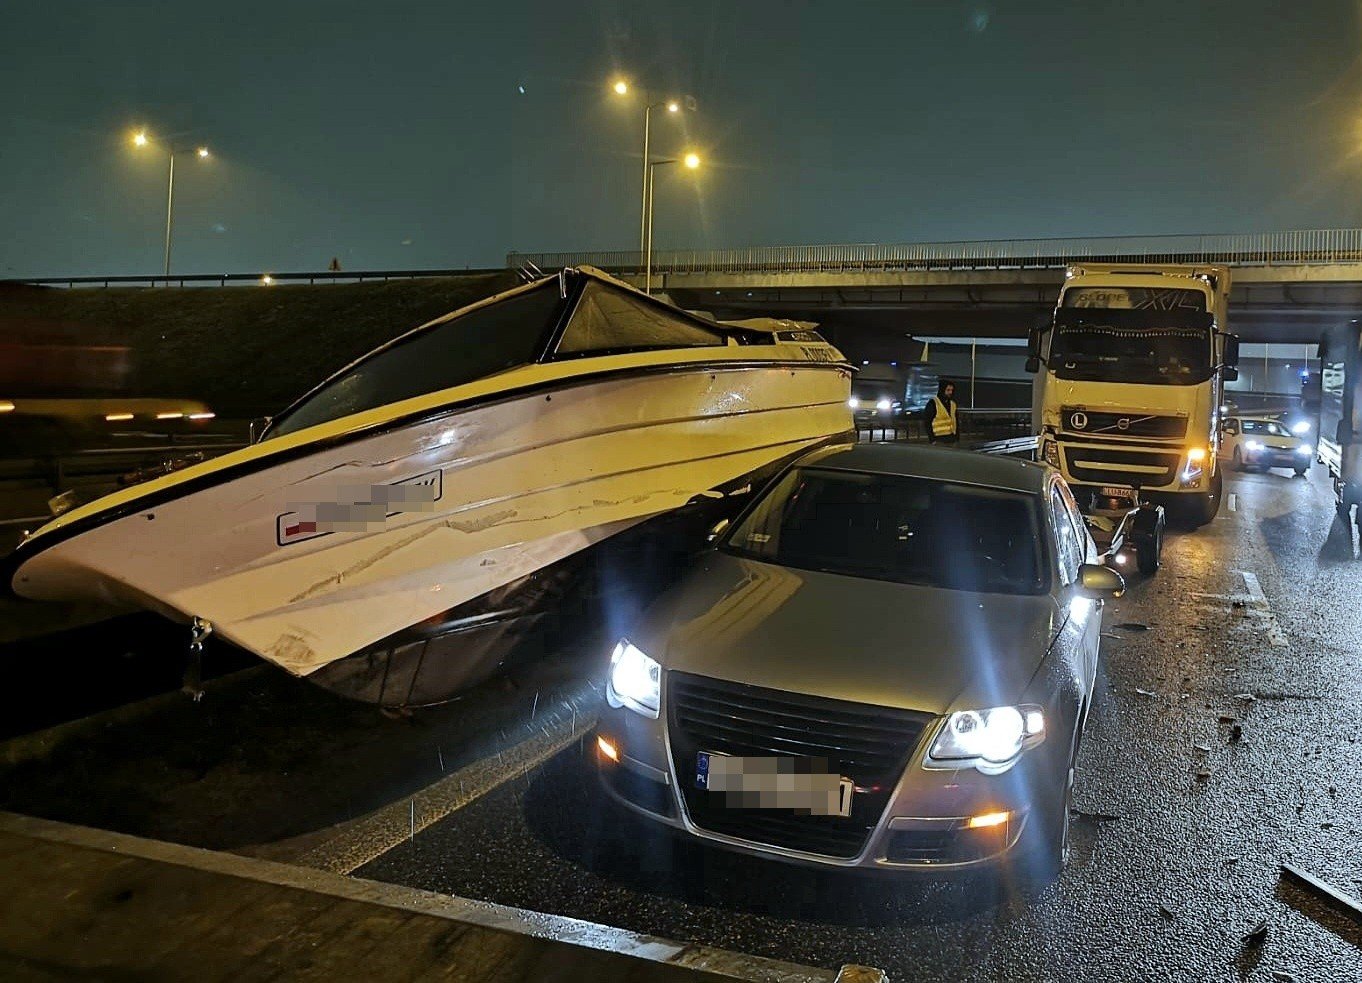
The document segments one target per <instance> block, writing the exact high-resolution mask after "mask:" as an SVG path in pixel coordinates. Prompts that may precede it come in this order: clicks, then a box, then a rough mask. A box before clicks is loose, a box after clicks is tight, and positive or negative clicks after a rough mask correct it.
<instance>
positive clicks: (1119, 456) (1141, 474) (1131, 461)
mask: <svg viewBox="0 0 1362 983" xmlns="http://www.w3.org/2000/svg"><path fill="white" fill-rule="evenodd" d="M1181 463H1182V454H1181V452H1175V453H1172V454H1169V453H1166V452H1165V453H1159V452H1153V453H1150V452H1147V451H1121V450H1111V449H1110V448H1106V447H1089V446H1086V445H1081V444H1080V445H1077V446H1074V445H1068V446H1065V447H1064V465H1065V469H1066V470H1067V471H1068V474H1069V476H1070V477H1071V478H1073V480H1074V481H1083V482H1088V483H1090V484H1101V485H1143V486H1148V487H1159V486H1162V485H1167V484H1170V483H1171V482H1172V481H1173V476H1174V474H1176V473H1177V470H1178V465H1180V464H1181ZM1095 464H1106V465H1114V466H1115V467H1112V468H1105V467H1093V466H1092V465H1095ZM1120 465H1126V466H1130V465H1134V466H1135V467H1137V468H1157V469H1158V470H1157V471H1139V470H1135V469H1134V468H1132V469H1131V470H1125V469H1124V468H1122V467H1120Z"/></svg>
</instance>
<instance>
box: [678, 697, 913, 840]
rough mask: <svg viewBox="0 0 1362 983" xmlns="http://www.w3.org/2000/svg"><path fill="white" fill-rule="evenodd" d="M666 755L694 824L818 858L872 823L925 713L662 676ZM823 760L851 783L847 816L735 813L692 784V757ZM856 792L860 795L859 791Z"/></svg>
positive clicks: (764, 811) (719, 797) (905, 761)
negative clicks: (670, 758)
mask: <svg viewBox="0 0 1362 983" xmlns="http://www.w3.org/2000/svg"><path fill="white" fill-rule="evenodd" d="M666 703H667V719H668V729H669V735H670V739H671V748H672V755H673V759H674V761H675V765H676V774H677V780H678V782H679V783H680V786H681V790H682V796H683V798H684V800H685V804H686V811H687V813H688V814H689V815H690V818H691V821H692V822H693V823H695V825H696V826H699V827H700V828H702V829H705V830H708V831H710V832H714V833H719V834H722V835H725V836H731V837H735V838H737V839H743V840H748V841H751V842H754V843H761V844H767V845H770V846H778V847H784V848H786V849H791V850H800V851H803V852H806V853H814V854H819V855H822V856H828V857H839V858H847V857H854V856H856V855H857V854H858V853H860V852H861V850H862V848H863V847H864V846H865V842H866V838H867V837H868V836H869V835H870V832H871V831H872V830H873V829H874V827H875V824H876V823H877V822H879V819H880V816H881V815H882V814H883V812H884V809H885V807H886V806H887V805H888V804H889V797H890V796H891V795H892V794H893V791H894V787H895V786H896V785H897V784H898V780H899V778H900V776H901V775H902V774H903V769H904V768H905V767H906V766H907V764H908V760H909V758H910V757H911V756H912V753H913V749H914V748H915V747H916V746H917V742H918V740H919V738H921V736H922V732H923V730H924V728H925V727H926V726H927V724H928V722H930V721H931V720H932V715H931V714H927V713H918V712H914V711H911V710H896V709H891V708H888V707H878V706H870V705H868V704H862V703H851V702H847V701H843V700H829V699H823V698H821V697H813V696H803V695H799V694H794V693H785V692H782V691H780V690H771V689H764V688H761V687H757V686H747V685H743V684H740V683H729V682H724V681H722V680H717V679H710V678H708V677H705V676H694V675H690V674H688V673H677V672H673V673H669V674H668V675H667V691H666ZM699 751H710V752H720V753H723V754H733V755H752V756H790V757H796V758H826V759H827V760H828V762H829V767H830V770H833V771H836V772H837V773H838V774H840V775H842V776H844V777H846V778H850V779H851V780H852V781H853V782H855V784H856V787H857V789H858V791H857V793H856V795H855V796H854V797H853V798H852V806H851V815H850V816H811V815H801V814H800V813H797V812H795V811H793V810H791V811H784V810H778V809H739V808H732V807H729V806H728V805H726V804H725V802H724V796H723V794H722V793H717V792H709V791H707V790H705V789H700V788H696V787H695V764H696V759H695V756H696V753H697V752H699ZM861 789H864V791H859V790H861Z"/></svg>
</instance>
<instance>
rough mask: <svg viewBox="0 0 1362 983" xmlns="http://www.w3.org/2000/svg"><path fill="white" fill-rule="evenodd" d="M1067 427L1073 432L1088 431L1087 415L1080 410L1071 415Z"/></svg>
mask: <svg viewBox="0 0 1362 983" xmlns="http://www.w3.org/2000/svg"><path fill="white" fill-rule="evenodd" d="M1069 426H1071V427H1073V428H1074V429H1075V430H1086V429H1088V414H1086V413H1084V412H1083V411H1081V410H1080V411H1079V412H1077V413H1075V414H1073V415H1072V416H1071V417H1069Z"/></svg>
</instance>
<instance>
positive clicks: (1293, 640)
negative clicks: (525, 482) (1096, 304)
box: [0, 472, 1362, 981]
mask: <svg viewBox="0 0 1362 983" xmlns="http://www.w3.org/2000/svg"><path fill="white" fill-rule="evenodd" d="M1227 490H1228V491H1229V492H1232V493H1233V495H1234V498H1233V510H1231V508H1230V507H1228V505H1227V507H1226V508H1225V509H1224V510H1222V512H1221V515H1220V517H1219V518H1218V519H1217V520H1216V521H1215V523H1213V524H1212V525H1211V526H1209V527H1207V528H1206V529H1203V530H1201V531H1199V532H1197V533H1195V534H1190V535H1177V536H1174V537H1172V538H1170V540H1169V542H1168V544H1167V546H1166V548H1165V567H1164V570H1163V571H1162V572H1160V573H1159V575H1158V576H1157V577H1155V578H1154V579H1152V580H1150V581H1147V582H1137V583H1133V586H1132V589H1131V590H1130V591H1129V592H1128V594H1127V595H1126V597H1125V598H1123V599H1122V600H1120V601H1118V602H1115V603H1113V604H1111V605H1109V606H1108V607H1107V610H1106V615H1105V621H1104V630H1105V631H1106V633H1107V635H1108V637H1106V638H1104V641H1103V676H1102V678H1101V679H1100V681H1099V693H1098V699H1097V700H1096V702H1095V704H1094V707H1093V711H1092V715H1091V718H1090V722H1089V729H1088V733H1087V735H1086V737H1085V745H1084V750H1083V754H1082V758H1081V760H1080V767H1079V775H1078V790H1077V805H1078V808H1079V810H1080V811H1081V812H1082V813H1083V814H1084V815H1081V816H1080V817H1079V819H1078V820H1077V823H1076V826H1075V830H1074V840H1075V844H1074V858H1073V861H1072V864H1071V866H1070V867H1069V869H1068V871H1067V872H1066V874H1065V875H1064V877H1063V878H1062V879H1061V881H1060V882H1059V883H1058V884H1057V885H1055V886H1053V887H1051V888H1049V889H1047V890H1046V891H1044V892H1042V893H1041V894H1040V895H1039V896H1030V895H1026V894H1020V893H1018V892H1016V891H1014V890H1012V889H1011V887H1010V886H1009V885H1008V884H1006V883H1002V882H999V881H997V880H989V879H974V880H969V881H964V882H960V883H950V884H938V883H933V882H929V881H921V880H912V881H901V880H898V879H893V878H865V877H856V876H847V875H843V874H833V873H825V872H811V871H808V870H803V869H798V868H792V867H787V866H784V865H780V864H775V863H772V862H769V861H763V860H758V859H753V858H745V857H740V856H737V855H733V854H728V853H724V852H720V851H716V850H712V849H709V848H705V847H700V846H696V845H694V844H688V843H682V842H680V841H677V840H675V839H673V838H671V837H670V836H668V835H666V834H663V833H660V832H659V831H657V830H656V829H653V828H651V827H649V826H647V825H645V824H642V823H641V822H639V821H637V820H635V819H633V818H631V817H629V816H627V815H626V814H624V813H622V812H621V811H619V810H617V809H615V808H611V807H608V806H607V805H606V803H605V801H604V799H603V798H602V796H601V795H599V794H598V793H597V792H596V790H595V787H594V778H593V776H592V775H591V774H590V773H589V771H588V770H587V769H586V768H585V766H584V763H583V762H582V760H581V758H580V757H579V755H578V754H577V753H576V751H575V750H574V749H569V750H568V751H566V752H564V753H562V754H560V755H558V756H557V757H556V758H554V759H552V760H551V761H550V762H549V763H548V764H546V765H544V766H542V767H541V768H539V769H537V770H535V771H533V772H531V773H530V774H529V775H527V776H526V777H524V778H520V779H516V780H514V781H511V782H509V783H507V784H505V785H503V786H502V787H501V788H500V789H498V790H496V791H493V792H492V793H490V794H489V795H487V796H485V797H483V798H482V799H480V800H478V801H476V802H474V803H472V804H471V805H467V806H465V807H463V808H462V809H459V810H458V811H456V812H453V813H452V814H450V815H449V816H448V817H447V818H445V819H443V820H441V821H439V822H437V823H436V824H435V825H433V826H431V827H429V828H427V829H424V830H423V831H421V832H419V833H418V834H417V835H416V837H415V838H414V839H411V840H409V841H406V842H404V843H402V844H401V845H400V846H398V847H396V848H395V849H393V850H391V852H389V853H387V854H386V855H384V856H381V857H379V858H378V859H377V860H374V861H372V862H370V863H369V864H367V865H366V866H365V867H363V868H361V869H360V870H359V871H357V873H358V874H360V875H362V876H367V877H372V878H376V879H379V880H389V881H393V882H398V883H402V884H407V885H412V886H416V887H422V888H427V889H432V890H436V891H441V892H449V893H453V894H458V895H462V896H465V897H472V898H481V899H486V900H490V901H495V902H500V903H503V904H510V905H515V906H519V907H524V908H529V909H532V910H536V911H543V912H551V913H556V914H563V915H569V916H573V917H577V918H583V919H587V920H590V921H594V922H600V923H604V924H608V925H612V926H618V927H623V928H628V929H633V930H637V931H642V932H647V933H650V934H654V935H660V936H664V937H669V938H673V939H677V940H682V941H689V942H696V943H702V944H707V945H713V946H718V947H722V948H727V949H735V950H739V951H744V952H749V953H754V954H758V955H765V956H771V957H776V958H780V959H784V960H792V961H796V962H804V963H811V964H816V965H821V966H827V967H835V966H838V965H840V964H842V963H845V962H861V963H867V964H870V965H875V966H879V967H881V968H884V969H886V970H888V971H889V972H890V974H891V978H893V979H895V980H905V979H913V980H918V979H941V980H952V981H954V980H965V979H996V978H1007V979H1015V980H1040V979H1045V980H1079V979H1111V980H1144V979H1182V978H1187V979H1227V980H1236V979H1254V980H1274V979H1286V977H1285V976H1274V975H1273V974H1274V973H1277V974H1290V977H1291V978H1294V979H1296V980H1301V981H1304V980H1344V979H1362V949H1359V945H1362V928H1359V927H1358V926H1356V925H1354V924H1352V923H1350V922H1347V921H1346V920H1344V919H1341V918H1339V917H1337V916H1334V915H1332V914H1331V913H1330V911H1329V910H1328V909H1327V908H1326V907H1325V906H1324V905H1322V904H1320V903H1319V902H1318V901H1316V900H1314V899H1313V898H1311V897H1310V896H1309V895H1306V894H1305V893H1303V892H1302V891H1301V890H1300V889H1297V888H1294V887H1290V886H1287V885H1282V884H1281V883H1279V876H1278V864H1279V863H1280V862H1281V861H1283V860H1291V861H1293V862H1295V863H1297V864H1298V865H1299V866H1302V867H1304V868H1306V869H1308V870H1310V871H1312V872H1314V873H1315V874H1317V875H1319V876H1321V877H1323V878H1325V879H1327V880H1329V881H1331V882H1332V883H1334V884H1335V885H1337V886H1338V887H1340V888H1341V889H1342V890H1344V891H1346V892H1348V893H1351V894H1353V895H1355V896H1358V895H1362V846H1360V845H1359V843H1360V841H1359V837H1360V835H1362V782H1359V776H1362V767H1360V766H1359V763H1358V752H1359V745H1358V743H1357V741H1358V734H1359V731H1360V730H1362V670H1360V669H1359V661H1360V660H1362V610H1360V609H1359V604H1358V598H1359V596H1362V590H1360V589H1362V560H1358V559H1355V558H1354V555H1353V554H1354V544H1353V542H1352V539H1351V535H1350V532H1349V531H1348V530H1346V529H1345V528H1344V527H1343V526H1342V525H1341V524H1339V523H1335V522H1334V521H1333V509H1332V499H1331V497H1330V494H1329V491H1328V488H1327V482H1326V481H1325V479H1324V477H1323V476H1322V475H1321V474H1319V473H1318V472H1316V473H1315V474H1313V475H1312V477H1311V479H1310V480H1302V479H1295V478H1292V477H1290V476H1288V475H1286V474H1283V473H1280V472H1273V473H1270V474H1253V475H1242V476H1234V477H1233V478H1232V479H1231V480H1230V482H1229V484H1228V489H1227ZM1244 573H1248V574H1249V575H1250V579H1248V580H1246V579H1245V577H1244V575H1243V574H1244ZM1254 584H1256V585H1257V586H1258V587H1259V588H1260V589H1261V592H1262V597H1263V598H1264V602H1259V601H1258V600H1257V596H1256V594H1255V591H1254V587H1253V586H1252V585H1254ZM1122 625H1124V626H1126V627H1118V626H1122ZM117 636H118V633H117V632H114V633H112V634H110V633H109V632H108V631H107V630H106V629H103V628H101V629H98V630H95V631H91V632H88V633H85V634H83V635H81V642H82V646H81V651H82V652H83V653H85V654H86V655H88V657H89V658H96V657H97V656H98V654H99V651H101V649H100V646H101V645H105V647H107V648H108V653H107V654H108V655H109V656H110V657H111V658H112V657H120V658H121V657H122V652H123V650H124V646H123V644H122V640H120V639H119V638H118V637H117ZM101 639H103V640H104V641H103V642H101ZM115 642H118V644H114V643H115ZM144 642H145V643H146V644H147V645H151V640H150V636H147V638H146V639H144ZM1274 642H1282V643H1284V644H1280V645H1279V644H1274ZM106 643H107V644H106ZM42 644H43V645H47V643H45V642H44V643H42ZM167 644H169V643H167ZM109 646H112V647H109ZM58 647H59V646H58ZM598 647H600V648H601V657H602V658H603V654H604V649H605V648H606V645H605V644H604V642H601V643H599V644H598ZM152 648H154V646H152ZM49 649H51V651H49ZM87 650H88V651H87ZM7 651H9V652H10V654H13V652H15V651H19V650H17V649H11V650H7ZM23 651H25V652H27V651H29V650H28V649H23ZM33 651H37V649H35V650H33ZM42 654H43V656H44V661H46V660H48V659H60V658H61V655H60V653H59V652H57V651H56V649H54V648H52V646H51V645H48V647H47V648H45V649H43V650H42ZM595 665H597V661H596V659H595V658H594V656H591V653H589V652H588V653H586V654H585V655H579V656H578V657H576V658H574V659H570V660H560V661H559V662H557V663H555V664H553V665H547V666H542V667H539V668H537V669H536V670H535V671H534V672H533V673H529V674H526V675H524V676H522V677H520V678H519V679H518V680H517V681H515V682H507V681H498V682H497V683H495V684H489V686H487V687H484V688H483V689H481V690H479V691H477V692H475V693H473V694H470V695H469V697H468V698H467V699H466V700H464V701H461V702H460V703H457V704H453V705H451V706H448V707H444V708H440V709H436V710H430V711H420V712H418V713H417V714H415V715H414V716H412V717H409V718H398V719H392V718H389V717H385V716H382V715H380V714H378V713H377V712H376V711H374V710H373V709H372V708H368V707H363V706H360V705H357V704H352V703H347V702H344V701H340V700H337V699H335V698H334V697H331V696H329V695H328V694H325V693H323V692H321V691H320V690H317V689H315V688H313V687H310V686H307V685H304V684H301V683H298V682H296V681H294V680H291V679H289V678H288V677H286V676H284V675H283V674H280V673H277V672H273V671H270V670H264V669H261V670H253V671H252V672H250V673H246V674H239V675H238V676H234V677H229V678H227V679H226V680H224V681H223V682H222V683H221V684H220V685H218V686H217V688H210V691H209V694H208V696H207V697H206V698H205V700H204V702H203V703H201V704H190V703H188V702H185V701H177V700H170V701H165V700H161V701H160V702H154V701H149V702H148V703H147V704H146V706H145V708H144V709H140V710H137V712H135V713H132V714H131V715H127V716H124V717H120V718H119V719H118V720H116V721H110V722H109V723H107V725H106V724H100V725H99V726H98V727H97V728H96V729H94V730H88V729H87V730H85V731H82V732H81V734H80V735H79V736H78V737H77V738H74V739H68V740H66V741H64V742H62V743H60V744H59V745H57V746H55V747H54V748H53V749H50V750H48V751H45V752H44V753H43V755H42V756H40V757H38V758H34V759H26V760H22V761H18V762H16V763H10V764H5V763H4V762H3V761H0V808H5V809H10V810H14V811H18V812H25V813H30V814H34V815H41V816H47V817H50V818H55V819H64V820H67V821H72V822H78V823H85V824H89V825H96V826H103V827H105V828H111V829H116V830H119V831H122V832H129V833H134V834H140V835H147V836H153V837H158V838H163V839H169V840H174V841H177V842H182V843H189V844H194V845H202V846H209V847H214V848H218V849H232V850H241V851H244V852H252V853H261V854H264V855H268V856H272V857H277V858H280V859H292V858H296V857H298V856H300V855H301V854H303V853H304V852H305V851H306V850H307V849H309V848H311V847H313V846H316V845H317V844H318V842H324V841H325V840H326V838H327V837H328V836H330V835H333V834H332V831H331V830H330V827H331V824H333V823H339V822H345V821H349V820H355V819H356V818H357V817H362V816H363V815H364V814H365V813H366V812H367V811H368V810H370V809H375V808H378V807H380V806H382V805H384V804H385V803H388V802H391V801H394V800H401V799H403V797H405V796H409V795H411V794H413V793H414V792H416V791H417V790H419V789H421V788H423V787H425V786H427V785H429V784H430V783H432V782H434V781H436V780H438V779H440V778H441V777H442V776H445V775H446V774H449V773H450V772H452V771H453V770H454V769H456V768H460V767H462V766H463V765H464V764H466V763H469V762H473V761H477V760H480V759H481V760H489V761H490V760H491V759H492V758H495V757H497V750H498V748H499V747H504V746H505V745H506V744H507V743H509V742H511V741H514V740H519V739H520V738H519V737H518V736H516V735H519V734H523V733H524V732H525V724H526V722H527V721H528V720H529V718H530V717H532V716H533V715H534V713H535V712H536V710H535V708H536V707H539V708H540V709H542V708H543V707H545V706H549V705H551V704H552V703H553V702H555V701H556V700H558V699H559V698H560V696H562V695H563V694H566V693H569V692H572V691H576V690H579V689H580V683H581V678H582V675H583V672H584V667H591V666H595ZM101 688H102V687H101ZM34 689H35V688H33V687H30V689H29V693H30V698H33V697H32V694H33V693H34ZM1244 693H1248V694H1252V695H1253V696H1254V697H1255V699H1254V700H1252V701H1246V700H1241V699H1237V698H1236V697H1237V696H1238V695H1239V694H1244ZM58 695H60V694H58ZM45 698H49V697H46V696H45ZM541 699H542V701H543V702H542V703H541ZM134 709H137V708H134ZM1222 715H1228V716H1233V717H1235V718H1237V720H1238V723H1239V724H1240V726H1241V727H1242V733H1243V738H1242V740H1241V741H1239V742H1237V743H1236V742H1233V741H1232V731H1231V726H1232V725H1231V724H1228V723H1221V722H1220V717H1221V716H1222ZM508 735H509V736H508ZM1197 745H1201V746H1202V747H1205V748H1207V749H1208V750H1206V751H1204V752H1203V751H1200V750H1198V749H1197V747H1196V746H1197ZM5 747H6V746H5V745H0V749H3V748H5ZM0 757H3V756H0ZM1199 771H1205V772H1207V774H1206V775H1205V776H1204V777H1202V778H1199V777H1198V772H1199ZM360 821H361V822H362V821H363V820H360ZM1260 920H1263V921H1265V923H1266V925H1267V929H1268V932H1267V937H1266V940H1265V941H1264V942H1263V943H1262V944H1261V945H1258V946H1252V945H1250V946H1246V945H1244V943H1243V936H1244V935H1245V934H1247V933H1248V932H1250V931H1251V930H1252V929H1253V928H1254V927H1255V926H1256V925H1257V924H1258V922H1259V921H1260Z"/></svg>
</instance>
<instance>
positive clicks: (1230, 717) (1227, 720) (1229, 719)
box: [1220, 713, 1239, 724]
mask: <svg viewBox="0 0 1362 983" xmlns="http://www.w3.org/2000/svg"><path fill="white" fill-rule="evenodd" d="M1238 719H1239V718H1238V717H1236V716H1235V715H1234V714H1232V713H1222V714H1221V715H1220V722H1221V723H1222V724H1232V723H1234V722H1235V721H1236V720H1238Z"/></svg>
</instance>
